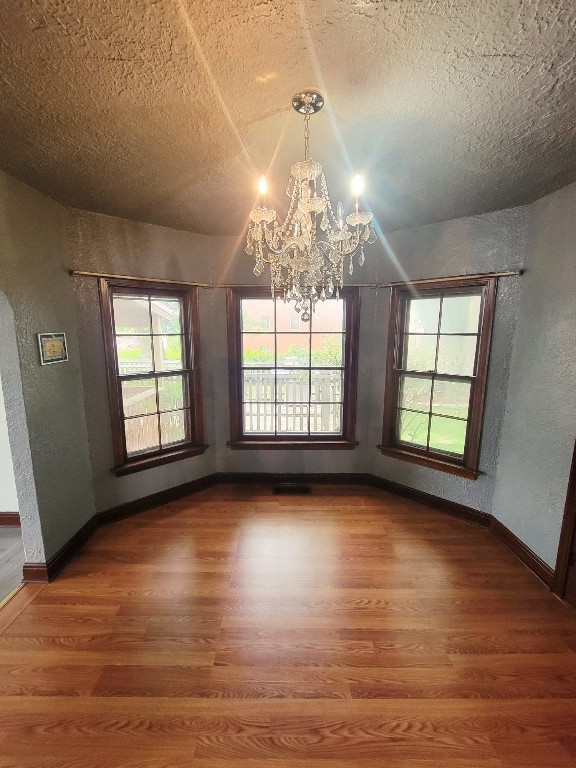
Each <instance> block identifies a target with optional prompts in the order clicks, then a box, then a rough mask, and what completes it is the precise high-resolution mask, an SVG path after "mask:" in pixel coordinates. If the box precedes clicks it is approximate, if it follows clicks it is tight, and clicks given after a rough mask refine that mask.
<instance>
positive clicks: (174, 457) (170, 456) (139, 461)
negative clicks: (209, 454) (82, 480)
mask: <svg viewBox="0 0 576 768" xmlns="http://www.w3.org/2000/svg"><path fill="white" fill-rule="evenodd" d="M207 448H208V446H207V445H193V446H188V447H186V448H179V449H176V450H174V451H170V452H169V453H161V454H157V455H155V456H139V457H138V458H135V459H132V460H130V461H127V462H126V464H121V465H120V466H118V467H114V468H113V469H112V472H114V474H115V475H116V477H122V476H123V475H131V474H133V473H134V472H142V471H144V470H145V469H151V468H152V467H159V466H161V465H162V464H171V463H172V462H173V461H180V460H181V459H189V458H190V457H191V456H200V455H201V454H203V453H204V452H205V451H206V449H207Z"/></svg>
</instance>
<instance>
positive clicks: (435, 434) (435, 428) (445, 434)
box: [430, 416, 468, 456]
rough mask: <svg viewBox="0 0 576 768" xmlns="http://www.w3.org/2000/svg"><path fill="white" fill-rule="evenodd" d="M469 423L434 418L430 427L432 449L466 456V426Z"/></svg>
mask: <svg viewBox="0 0 576 768" xmlns="http://www.w3.org/2000/svg"><path fill="white" fill-rule="evenodd" d="M467 423H468V422H466V421H461V420H460V419H446V418H444V417H443V416H432V423H431V425H430V448H434V449H435V450H437V451H449V452H450V453H455V454H457V455H458V456H463V455H464V441H465V440H466V425H467Z"/></svg>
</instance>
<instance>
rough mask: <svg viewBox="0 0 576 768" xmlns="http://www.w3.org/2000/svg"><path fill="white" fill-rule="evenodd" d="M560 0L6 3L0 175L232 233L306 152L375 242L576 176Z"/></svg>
mask: <svg viewBox="0 0 576 768" xmlns="http://www.w3.org/2000/svg"><path fill="white" fill-rule="evenodd" d="M575 25H576V4H575V3H574V2H573V0H438V1H436V0H301V1H300V2H294V0H274V1H272V0H270V1H269V0H259V1H257V0H251V1H247V0H203V1H202V2H201V1H200V0H121V2H118V0H84V2H82V1H81V0H10V1H9V2H5V3H2V4H1V5H0V45H1V48H0V57H1V58H0V168H2V169H4V170H6V171H7V172H8V173H11V174H13V175H14V176H16V177H18V178H20V179H22V180H24V181H25V182H27V183H29V184H31V185H32V186H34V187H36V188H37V189H40V190H42V191H43V192H46V193H47V194H48V195H51V196H52V197H54V198H56V199H58V200H61V201H63V202H65V203H67V204H69V205H72V206H75V207H78V208H84V209H88V210H93V211H99V212H102V213H109V214H114V215H118V216H123V217H127V218H132V219H138V220H141V221H148V222H153V223H158V224H164V225H166V226H170V227H177V228H181V229H187V230H191V231H195V232H202V233H206V234H235V233H238V232H240V231H241V230H242V229H243V227H244V224H245V221H246V218H247V213H248V211H249V209H250V207H251V206H252V204H253V202H254V196H255V185H256V180H257V177H258V175H259V174H260V173H262V172H268V170H269V169H270V170H269V180H270V184H271V186H272V195H273V197H274V199H275V201H277V207H278V210H279V211H284V210H285V208H284V206H285V202H284V201H286V198H285V196H284V189H285V186H286V183H287V178H288V172H289V168H290V165H291V164H292V163H293V162H295V161H296V160H299V159H302V155H303V139H302V131H303V120H302V117H301V116H300V115H298V114H296V112H294V111H293V110H292V108H291V105H290V102H291V97H292V95H293V94H294V93H295V92H296V91H298V90H300V89H301V88H303V87H305V86H309V85H315V86H317V87H318V88H319V89H320V90H321V91H322V92H323V93H324V95H325V97H326V106H325V107H324V109H323V110H322V111H321V112H320V113H319V114H318V115H315V116H314V117H313V118H312V120H311V133H312V136H311V155H312V157H314V158H315V159H317V160H320V162H322V163H324V165H325V168H326V175H327V179H328V185H329V187H330V189H331V191H332V196H333V198H343V199H345V200H346V199H347V196H348V179H349V177H350V176H351V174H352V172H356V171H362V172H363V173H364V174H365V176H366V177H367V200H368V202H369V204H370V206H371V208H372V210H373V211H374V213H375V215H376V217H377V219H378V221H379V223H380V225H381V226H382V228H383V229H385V230H391V229H398V228H403V227H408V226H413V225H417V224H422V223H427V222H432V221H439V220H443V219H449V218H454V217H458V216H463V215H468V214H475V213H476V214H477V213H483V212H486V211H489V210H495V209H498V208H504V207H507V206H512V205H517V204H521V203H526V202H529V201H531V200H534V199H536V198H537V197H540V196H542V195H544V194H546V193H547V192H550V191H552V190H554V189H556V188H558V187H560V186H563V185H565V184H567V183H569V182H572V181H575V180H576V130H575V127H576V124H575V115H576V88H575V85H576V83H575V80H576V60H575V51H576V47H575V42H576V26H575Z"/></svg>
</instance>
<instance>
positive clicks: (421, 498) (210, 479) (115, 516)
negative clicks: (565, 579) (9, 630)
mask: <svg viewBox="0 0 576 768" xmlns="http://www.w3.org/2000/svg"><path fill="white" fill-rule="evenodd" d="M243 483H248V484H250V483H252V484H256V485H270V486H274V485H276V484H278V483H297V484H304V483H308V484H310V485H367V486H371V487H373V488H379V489H380V490H382V491H387V492H388V493H393V494H394V495H396V496H400V497H402V498H406V499H410V500H412V501H416V502H418V503H419V504H424V505H426V506H427V507H431V508H432V509H436V510H439V511H440V512H444V513H446V514H448V515H452V516H454V517H457V518H460V519H461V520H465V521H466V522H469V523H474V524H475V525H480V526H482V527H483V528H489V529H490V531H491V532H492V533H493V534H494V536H496V537H497V538H498V539H499V540H500V541H502V542H503V543H504V544H506V545H507V546H508V547H509V548H510V549H511V550H512V552H513V553H514V554H515V555H516V556H517V557H518V558H519V559H520V560H522V562H523V563H524V564H525V565H527V566H528V567H529V568H530V569H531V570H532V571H534V573H535V574H536V575H537V576H538V577H539V578H540V579H542V581H543V582H544V583H545V584H547V585H548V586H551V584H552V581H553V578H554V571H553V569H552V568H550V566H548V565H547V564H546V563H545V562H544V561H543V560H541V559H540V558H539V557H538V555H536V554H535V553H534V552H532V550H531V549H529V548H528V547H527V546H526V545H525V544H524V543H523V542H521V541H520V539H518V538H517V537H516V536H515V535H514V534H513V533H512V532H511V531H510V530H508V528H506V526H505V525H503V524H502V523H501V522H500V521H498V520H496V519H495V518H494V517H493V516H492V515H490V514H487V513H486V512H480V511H479V510H477V509H473V508H472V507H468V506H466V505H464V504H458V503H457V502H455V501H449V500H448V499H443V498H441V497H440V496H434V495H433V494H431V493H426V492H425V491H419V490H417V489H416V488H410V487H409V486H407V485H402V484H400V483H395V482H394V481H392V480H387V479H386V478H383V477H378V476H377V475H372V474H370V473H368V472H350V473H341V472H337V473H336V472H334V473H277V472H214V473H212V474H210V475H206V476H205V477H201V478H198V479H197V480H192V481H190V482H188V483H183V484H182V485H177V486H175V487H174V488H168V489H166V490H164V491H159V492H158V493H153V494H150V496H144V497H143V498H141V499H135V500H134V501H129V502H127V503H126V504H120V505H119V506H117V507H112V508H111V509H107V510H105V511H104V512H99V513H98V514H96V515H95V516H94V517H93V518H91V519H90V520H89V521H88V522H87V523H86V524H85V525H84V526H83V527H82V528H81V529H80V530H79V531H78V532H77V533H76V534H74V536H72V538H71V539H70V540H69V541H68V542H66V544H65V545H64V546H63V547H61V549H60V550H59V551H58V552H57V553H56V554H55V555H54V556H53V557H51V558H50V560H49V561H48V563H26V564H25V565H24V570H23V575H24V581H25V582H46V581H51V580H52V579H53V578H54V577H55V576H56V575H57V574H58V573H60V571H61V570H62V568H63V567H64V566H65V565H66V563H67V562H68V561H69V560H70V559H71V558H72V557H73V556H74V555H75V554H76V552H77V551H78V550H79V549H80V548H81V547H82V546H83V545H84V544H85V543H86V542H87V541H88V539H90V537H91V536H92V535H93V533H94V532H95V531H96V530H97V529H98V528H100V527H102V526H104V525H109V524H110V523H113V522H116V521H118V520H123V519H124V518H126V517H131V516H132V515H137V514H139V513H140V512H145V511H146V510H149V509H153V508H154V507H160V506H162V505H164V504H169V503H170V502H171V501H176V500H178V499H182V498H184V497H186V496H190V495H192V494H194V493H198V492H199V491H202V490H204V489H206V488H211V487H213V486H215V485H220V484H226V485H237V484H243ZM271 490H272V488H271Z"/></svg>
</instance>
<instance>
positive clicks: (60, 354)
mask: <svg viewBox="0 0 576 768" xmlns="http://www.w3.org/2000/svg"><path fill="white" fill-rule="evenodd" d="M38 346H39V348H40V363H41V365H50V363H63V362H65V361H66V360H68V350H67V349H66V334H65V333H39V334H38Z"/></svg>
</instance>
